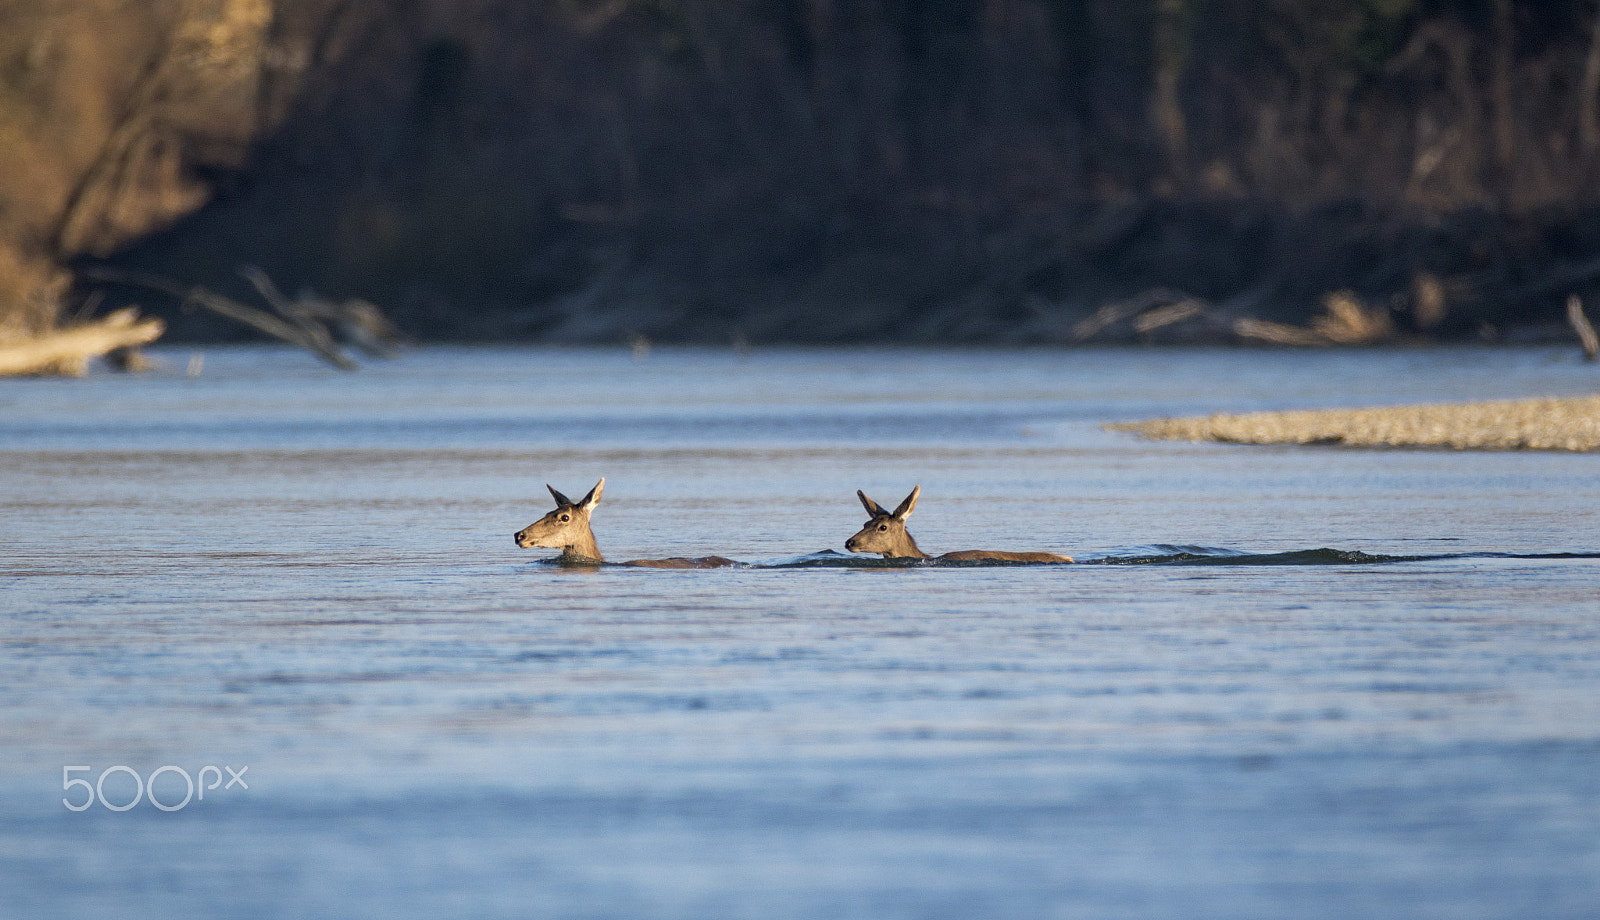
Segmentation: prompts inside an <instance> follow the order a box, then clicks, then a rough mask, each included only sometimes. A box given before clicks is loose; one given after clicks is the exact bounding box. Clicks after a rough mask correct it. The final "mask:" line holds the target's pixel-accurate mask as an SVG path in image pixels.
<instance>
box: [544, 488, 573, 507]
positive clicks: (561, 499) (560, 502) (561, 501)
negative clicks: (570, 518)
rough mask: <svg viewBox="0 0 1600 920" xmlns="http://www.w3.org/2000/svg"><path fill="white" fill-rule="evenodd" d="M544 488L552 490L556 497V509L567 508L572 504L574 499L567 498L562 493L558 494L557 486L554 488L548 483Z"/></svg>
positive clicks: (551, 492)
mask: <svg viewBox="0 0 1600 920" xmlns="http://www.w3.org/2000/svg"><path fill="white" fill-rule="evenodd" d="M544 487H545V488H546V489H549V490H550V494H551V495H552V496H554V497H555V500H556V507H557V508H565V507H567V506H569V505H571V504H572V499H570V498H568V497H566V496H565V495H562V494H561V493H560V492H557V491H556V487H555V486H553V485H551V484H550V483H548V482H547V483H545V484H544Z"/></svg>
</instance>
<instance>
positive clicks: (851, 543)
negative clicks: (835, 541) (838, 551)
mask: <svg viewBox="0 0 1600 920" xmlns="http://www.w3.org/2000/svg"><path fill="white" fill-rule="evenodd" d="M844 548H845V549H847V550H850V551H851V552H855V550H856V538H855V537H851V538H850V539H848V540H846V541H844Z"/></svg>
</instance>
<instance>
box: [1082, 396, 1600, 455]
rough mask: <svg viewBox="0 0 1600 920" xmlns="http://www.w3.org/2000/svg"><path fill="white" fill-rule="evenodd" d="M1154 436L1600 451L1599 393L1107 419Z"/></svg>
mask: <svg viewBox="0 0 1600 920" xmlns="http://www.w3.org/2000/svg"><path fill="white" fill-rule="evenodd" d="M1107 427H1108V428H1110V429H1111V430H1113V431H1131V432H1135V433H1137V434H1140V435H1143V436H1144V437H1146V438H1149V439H1151V440H1156V441H1221V442H1223V443H1228V444H1317V445H1324V444H1326V445H1341V446H1345V447H1390V448H1421V447H1426V448H1448V449H1451V450H1564V451H1594V450H1600V395H1596V396H1582V397H1571V398H1564V399H1554V398H1550V399H1521V400H1511V401H1504V402H1472V403H1450V404H1438V405H1416V406H1386V407H1379V408H1370V409H1332V410H1322V411H1313V412H1251V413H1248V414H1244V415H1221V414H1219V415H1210V416H1205V417H1190V418H1166V419H1151V420H1149V421H1143V422H1125V423H1121V424H1116V425H1109V426H1107Z"/></svg>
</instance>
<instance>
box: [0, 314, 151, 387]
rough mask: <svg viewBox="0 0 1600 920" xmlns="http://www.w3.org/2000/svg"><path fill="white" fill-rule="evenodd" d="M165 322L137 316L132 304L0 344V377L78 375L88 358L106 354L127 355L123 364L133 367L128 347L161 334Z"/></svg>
mask: <svg viewBox="0 0 1600 920" xmlns="http://www.w3.org/2000/svg"><path fill="white" fill-rule="evenodd" d="M165 330H166V324H165V323H163V322H162V321H161V320H159V319H156V318H154V317H149V318H146V319H140V318H139V311H138V310H136V309H134V308H133V307H128V308H126V309H122V310H117V311H116V312H114V313H110V314H108V315H107V316H105V317H104V318H102V319H99V320H96V321H94V322H88V323H82V324H79V325H75V326H68V327H66V328H64V329H59V330H56V331H55V332H49V333H45V334H44V335H40V336H35V337H33V338H30V339H22V340H20V341H11V342H5V343H0V376H12V375H18V374H38V375H60V376H66V377H82V376H83V375H84V374H85V373H87V372H88V368H89V361H90V360H91V359H93V358H98V357H100V356H101V355H105V354H107V353H116V352H119V351H120V352H121V353H122V354H124V355H127V356H128V357H127V358H126V359H125V361H126V362H127V363H125V364H124V365H123V366H125V367H128V368H129V369H133V368H134V366H135V364H134V362H135V361H136V360H137V359H135V358H134V357H133V356H134V355H135V354H136V353H135V352H132V351H131V349H136V348H138V347H139V346H140V345H148V344H150V343H151V342H154V341H155V340H156V339H158V338H160V337H161V333H162V332H164V331H165Z"/></svg>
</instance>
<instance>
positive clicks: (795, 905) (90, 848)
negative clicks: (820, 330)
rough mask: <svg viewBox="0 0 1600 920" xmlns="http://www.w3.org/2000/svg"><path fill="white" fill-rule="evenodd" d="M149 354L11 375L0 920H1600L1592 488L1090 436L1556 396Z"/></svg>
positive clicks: (1539, 474) (1090, 374) (1206, 371)
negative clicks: (548, 525) (888, 532)
mask: <svg viewBox="0 0 1600 920" xmlns="http://www.w3.org/2000/svg"><path fill="white" fill-rule="evenodd" d="M156 354H157V356H158V357H161V358H162V359H164V361H165V364H166V368H165V369H164V370H159V371H157V372H155V373H153V374H150V375H147V376H144V377H138V378H127V377H120V376H113V375H109V374H100V375H96V376H92V377H90V378H88V379H84V380H0V917H5V918H11V917H18V918H22V917H27V918H53V917H85V916H114V917H119V918H167V917H179V916H207V917H222V918H231V917H324V916H388V917H430V918H431V917H442V916H449V917H507V918H510V917H528V916H537V917H563V918H565V917H595V918H601V917H640V918H657V917H660V918H668V917H670V918H680V917H681V918H719V917H756V916H760V917H776V918H788V917H793V918H812V917H893V918H898V917H906V918H912V917H950V918H971V917H1018V918H1040V917H1129V918H1135V917H1136V918H1166V917H1170V918H1206V917H1217V918H1253V917H1260V918H1280V917H1328V918H1346V917H1350V916H1384V917H1439V918H1480V917H1481V918H1487V917H1495V918H1498V917H1505V918H1511V917H1534V916H1537V917H1544V918H1556V917H1587V918H1593V917H1600V558H1597V553H1600V510H1597V509H1600V457H1596V456H1594V455H1563V454H1536V453H1454V452H1448V451H1357V450H1350V449H1341V448H1261V447H1239V446H1229V445H1217V444H1171V443H1148V442H1144V441H1141V440H1138V439H1136V438H1135V437H1133V436H1131V435H1127V434H1120V433H1110V432H1106V431H1104V430H1102V429H1101V427H1100V426H1101V425H1102V424H1103V423H1105V422H1109V421H1120V420H1128V419H1138V418H1146V417H1151V416H1158V415H1173V414H1193V413H1206V412H1212V411H1242V410H1254V409H1264V408H1307V407H1321V406H1345V405H1376V404H1385V403H1404V402H1417V401H1436V400H1454V399H1476V398H1513V397H1524V396H1533V395H1567V394H1577V393H1589V392H1593V391H1595V389H1596V388H1597V387H1600V374H1597V372H1596V371H1595V369H1594V368H1593V367H1591V366H1584V365H1582V364H1580V363H1578V362H1577V361H1576V360H1574V359H1573V356H1572V355H1571V354H1570V353H1568V352H1566V351H1547V350H1516V349H1495V350H1490V349H1459V350H1452V349H1441V350H1428V351H1368V352H1350V353H1343V352H1325V353H1283V352H1269V351H1261V352H1256V351H1231V350H1217V351H1204V350H1202V351H1138V350H1128V351H1117V350H1108V351H1075V352H1057V351H1024V352H989V351H867V350H863V351H756V352H754V353H750V354H739V353H735V352H732V351H729V352H712V351H675V350H661V349H658V350H656V351H654V352H651V353H648V354H644V355H638V356H635V355H632V354H630V353H628V352H626V351H620V350H554V349H551V350H513V349H503V350H500V349H482V348H431V349H425V350H420V351H415V352H411V353H409V354H406V355H405V356H404V357H402V358H401V359H399V360H397V361H394V362H389V363H375V364H371V365H369V366H367V367H365V368H364V369H362V370H361V371H359V372H357V373H351V374H344V373H340V372H338V371H334V370H328V369H324V368H322V367H320V366H318V365H317V364H315V363H314V362H313V361H312V360H311V359H310V358H307V357H305V356H303V355H300V354H298V353H294V352H289V351H284V350H279V349H272V348H237V349H209V350H207V351H206V352H205V353H204V354H203V355H201V356H192V355H191V354H190V353H189V352H187V351H184V350H180V349H169V350H157V352H156ZM196 357H198V358H201V359H203V363H202V362H201V361H198V360H192V359H194V358H196ZM196 365H198V366H196ZM186 369H196V370H198V371H199V373H198V374H197V375H194V376H190V375H188V374H186V372H185V371H186ZM601 476H604V477H606V483H607V484H606V489H605V494H604V500H603V502H602V504H601V505H600V507H599V509H598V510H597V511H596V512H595V515H594V522H595V531H596V534H597V536H598V539H599V542H600V546H601V548H602V549H603V550H604V552H605V553H606V555H607V556H608V558H610V559H612V560H623V559H631V558H638V557H659V556H685V555H707V554H719V555H723V556H729V557H732V558H734V559H737V560H740V561H742V562H744V563H747V565H745V566H741V567H737V568H730V569H719V570H710V571H661V570H650V569H633V568H623V567H602V568H590V569H565V568H561V567H558V566H555V565H551V564H550V563H549V557H550V556H551V555H552V553H551V551H546V550H523V549H518V548H517V547H516V546H514V545H513V542H512V539H511V534H512V533H513V532H514V531H516V530H518V529H519V528H521V527H523V526H524V525H526V524H528V523H529V522H530V521H532V520H534V519H536V518H538V517H539V516H540V515H542V514H543V513H544V512H545V511H547V510H549V509H550V507H552V502H551V500H550V498H549V496H548V494H547V493H546V492H545V484H546V483H547V482H548V483H550V484H552V485H554V486H555V487H556V488H557V489H559V490H561V491H563V492H565V493H567V494H568V495H571V496H573V497H577V496H579V495H581V494H582V493H583V492H585V491H586V490H588V489H589V487H590V486H591V485H593V484H594V482H595V481H596V480H597V479H598V478H599V477H601ZM917 484H920V485H921V486H922V497H921V501H920V503H919V505H918V508H917V510H916V513H915V514H914V515H913V516H912V518H911V519H910V524H911V527H910V529H911V531H912V532H913V533H914V534H915V535H916V537H917V539H918V541H919V542H920V543H921V545H922V547H923V548H924V549H925V550H928V551H930V552H934V553H938V552H943V551H948V550H955V549H971V548H988V549H1012V550H1048V551H1052V552H1058V553H1065V554H1068V555H1072V556H1074V557H1076V558H1077V559H1078V561H1079V563H1080V564H1078V565H1071V566H1064V565H1061V566H988V567H983V566H979V567H972V566H959V567H958V566H938V565H917V566H888V565H883V564H881V563H879V564H874V563H873V562H872V560H869V559H862V558H861V557H852V556H848V555H846V554H845V553H844V550H843V543H844V540H845V538H846V537H848V536H850V535H851V534H852V533H854V532H855V531H856V530H857V529H858V528H859V527H860V526H861V524H862V522H863V521H864V520H865V514H864V513H863V511H862V510H861V508H860V505H859V504H858V503H857V500H856V498H855V490H856V489H858V488H860V489H864V490H865V491H866V492H867V493H868V494H869V495H871V496H872V497H873V498H875V499H876V500H877V501H879V502H880V503H882V504H884V505H889V506H892V505H893V504H895V503H897V502H899V501H900V499H901V498H902V497H904V495H905V494H906V493H907V492H908V491H909V490H910V489H911V487H912V486H913V485H917ZM1085 563H1086V564H1085ZM207 766H210V767H212V769H211V770H210V771H205V770H204V768H205V767H207ZM69 767H70V768H77V769H72V770H64V768H69ZM162 767H171V769H168V770H165V771H162V770H161V768H162ZM119 768H120V769H119ZM235 777H236V779H235ZM74 780H80V781H82V782H79V783H76V784H75V783H74V782H73V781H74ZM195 780H198V781H199V789H200V791H202V792H203V793H204V795H205V797H204V798H203V799H200V798H191V799H189V800H187V801H184V800H185V793H186V790H192V789H193V788H194V787H193V782H194V781H195ZM224 780H228V781H229V785H226V786H225V785H223V782H222V781H224ZM96 785H98V788H95V787H96ZM146 786H148V789H146V788H145V787H146ZM208 787H209V788H208ZM146 791H148V792H150V793H151V794H152V795H154V796H156V802H157V803H162V804H164V806H165V807H166V808H168V809H170V810H164V809H163V808H162V807H157V806H156V805H153V804H152V803H151V800H150V799H149V798H147V797H144V793H145V792H146ZM64 798H65V802H64V801H63V799H64ZM85 801H87V802H88V804H89V807H87V808H86V809H84V810H83V811H81V812H80V811H75V810H72V808H73V807H76V806H81V805H82V804H83V803H84V802H85ZM128 802H135V804H134V805H133V806H132V807H131V808H128V809H127V810H125V811H116V810H113V808H115V807H122V806H123V805H125V804H127V803H128ZM179 802H183V804H182V805H181V807H174V806H177V805H178V803H179Z"/></svg>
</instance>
